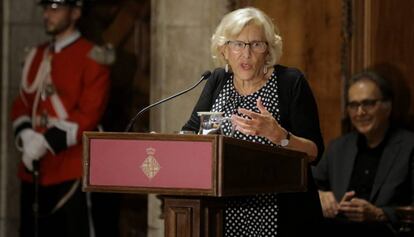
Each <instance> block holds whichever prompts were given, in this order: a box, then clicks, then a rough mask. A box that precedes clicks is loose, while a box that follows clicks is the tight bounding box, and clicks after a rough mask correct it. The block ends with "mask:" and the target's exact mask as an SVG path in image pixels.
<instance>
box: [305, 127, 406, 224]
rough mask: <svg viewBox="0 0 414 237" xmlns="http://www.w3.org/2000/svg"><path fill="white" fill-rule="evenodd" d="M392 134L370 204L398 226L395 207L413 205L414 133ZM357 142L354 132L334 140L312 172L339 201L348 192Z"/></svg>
mask: <svg viewBox="0 0 414 237" xmlns="http://www.w3.org/2000/svg"><path fill="white" fill-rule="evenodd" d="M389 132H390V135H389V138H388V140H387V143H386V144H385V147H384V151H383V154H382V157H381V160H380V163H379V164H378V170H377V173H376V176H375V180H374V185H373V187H372V191H371V194H370V198H369V200H367V201H369V202H371V203H373V204H374V205H376V206H377V207H380V208H382V209H383V210H384V212H385V214H386V215H387V216H388V218H389V219H390V220H391V222H393V223H395V222H396V221H397V216H396V214H395V207H396V206H404V205H410V204H412V203H413V201H414V133H412V132H409V131H406V130H403V129H399V128H391V130H390V131H389ZM357 138H358V134H357V133H356V132H352V133H349V134H347V135H344V136H342V137H340V138H338V139H336V140H334V141H333V142H332V143H331V144H330V145H329V146H328V148H327V150H326V153H325V154H324V156H323V157H322V159H321V161H320V162H319V164H318V165H317V166H316V167H315V168H314V169H313V175H314V178H315V181H316V183H317V184H318V186H319V187H320V188H321V189H322V190H325V191H328V190H331V191H332V192H333V193H334V195H335V198H336V199H337V200H338V201H339V200H341V199H342V197H343V195H344V194H345V192H347V191H349V190H348V187H349V182H350V180H351V176H352V171H353V167H354V162H355V158H356V156H357V153H358V147H357V140H358V139H357Z"/></svg>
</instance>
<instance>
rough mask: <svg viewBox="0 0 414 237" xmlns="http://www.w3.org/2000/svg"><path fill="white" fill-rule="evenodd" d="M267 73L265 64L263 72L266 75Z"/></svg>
mask: <svg viewBox="0 0 414 237" xmlns="http://www.w3.org/2000/svg"><path fill="white" fill-rule="evenodd" d="M266 73H267V66H264V68H263V74H265V75H266Z"/></svg>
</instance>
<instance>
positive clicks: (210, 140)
mask: <svg viewBox="0 0 414 237" xmlns="http://www.w3.org/2000/svg"><path fill="white" fill-rule="evenodd" d="M83 147H84V160H83V169H84V173H83V174H84V175H83V182H82V184H83V190H84V191H87V192H119V193H141V194H149V193H155V194H161V195H163V197H164V216H165V236H167V237H175V236H177V237H183V236H194V237H195V236H200V237H201V236H205V237H207V236H208V237H209V236H224V234H223V220H224V201H225V199H226V198H229V197H234V196H247V195H255V194H259V193H274V192H278V193H281V192H302V191H306V186H307V178H306V177H307V155H306V154H305V153H302V152H297V151H293V150H288V149H283V148H278V147H271V146H267V145H262V144H257V143H252V142H247V141H242V140H238V139H234V138H230V137H225V136H221V135H178V134H143V133H108V132H105V133H102V132H85V133H84V137H83Z"/></svg>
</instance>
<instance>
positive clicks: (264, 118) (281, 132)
mask: <svg viewBox="0 0 414 237" xmlns="http://www.w3.org/2000/svg"><path fill="white" fill-rule="evenodd" d="M256 104H257V108H258V109H259V111H260V113H256V112H253V111H250V110H247V109H243V108H240V109H238V112H239V113H241V114H242V115H244V116H247V117H246V118H244V117H242V116H238V115H232V117H231V122H232V124H233V126H234V128H235V129H236V130H238V131H240V132H242V133H244V134H246V135H252V136H261V137H265V138H267V139H269V141H271V142H273V143H274V144H280V141H281V140H282V139H285V138H286V137H287V134H288V131H286V129H284V128H283V127H282V126H280V124H279V123H278V122H277V121H276V119H275V118H274V117H273V116H272V114H271V113H270V112H269V111H267V109H266V108H265V107H264V106H263V104H262V100H261V99H260V98H259V99H257V101H256ZM287 148H291V149H294V150H298V151H302V152H305V153H306V154H308V156H309V160H308V161H309V162H311V161H313V160H315V159H316V155H317V154H318V148H317V147H316V144H315V143H314V142H313V141H311V140H308V139H306V138H302V137H298V136H295V135H294V134H291V135H290V140H289V145H288V146H287Z"/></svg>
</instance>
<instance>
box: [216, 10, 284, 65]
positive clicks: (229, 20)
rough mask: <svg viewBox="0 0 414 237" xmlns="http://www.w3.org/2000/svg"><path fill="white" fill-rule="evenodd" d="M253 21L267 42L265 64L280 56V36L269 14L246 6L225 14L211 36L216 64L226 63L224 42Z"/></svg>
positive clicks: (270, 63) (274, 62)
mask: <svg viewBox="0 0 414 237" xmlns="http://www.w3.org/2000/svg"><path fill="white" fill-rule="evenodd" d="M251 23H254V24H256V25H258V26H261V27H262V28H263V32H264V35H265V37H266V41H267V42H268V44H269V48H268V51H269V54H268V56H267V58H266V62H265V65H266V66H267V67H270V66H273V65H274V64H276V63H277V62H278V60H279V59H280V57H281V56H282V45H283V44H282V37H281V36H280V35H279V30H278V29H277V27H276V26H275V25H274V24H273V22H272V20H271V19H270V17H269V16H267V15H266V14H265V13H264V12H262V11H261V10H259V9H257V8H253V7H247V8H241V9H238V10H235V11H232V12H230V13H228V14H227V15H225V16H224V17H223V19H222V20H221V22H220V24H219V25H218V26H217V28H216V32H215V33H214V34H213V36H212V37H211V54H212V56H213V59H214V61H215V62H216V63H218V65H224V64H226V63H227V62H226V60H225V58H224V56H223V54H222V51H221V48H222V47H223V45H224V44H226V42H227V41H228V40H229V39H230V38H232V37H234V36H237V35H239V34H240V32H241V31H242V30H243V29H244V27H245V26H247V25H248V24H251Z"/></svg>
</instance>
